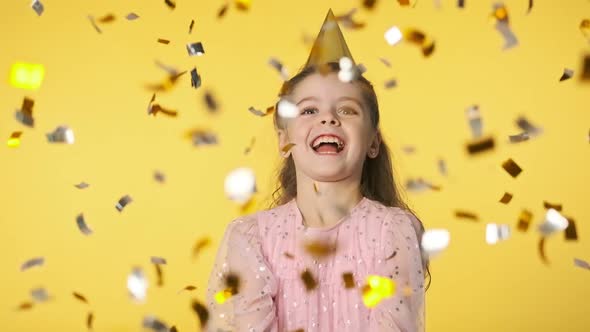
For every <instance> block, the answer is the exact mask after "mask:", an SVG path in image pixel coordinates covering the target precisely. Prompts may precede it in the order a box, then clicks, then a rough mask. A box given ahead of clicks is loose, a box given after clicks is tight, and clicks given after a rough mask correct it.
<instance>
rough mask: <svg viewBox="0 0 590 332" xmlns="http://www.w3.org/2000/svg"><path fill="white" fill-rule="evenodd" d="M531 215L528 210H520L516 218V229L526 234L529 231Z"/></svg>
mask: <svg viewBox="0 0 590 332" xmlns="http://www.w3.org/2000/svg"><path fill="white" fill-rule="evenodd" d="M532 219H533V214H532V213H531V212H530V211H528V210H522V211H521V212H520V216H519V217H518V224H517V229H518V230H519V231H521V232H526V231H527V230H528V229H529V226H530V224H531V220H532Z"/></svg>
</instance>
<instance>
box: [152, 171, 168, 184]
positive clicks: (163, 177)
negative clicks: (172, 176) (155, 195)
mask: <svg viewBox="0 0 590 332" xmlns="http://www.w3.org/2000/svg"><path fill="white" fill-rule="evenodd" d="M154 180H156V181H157V182H160V183H164V182H166V175H165V174H164V173H162V172H160V171H154Z"/></svg>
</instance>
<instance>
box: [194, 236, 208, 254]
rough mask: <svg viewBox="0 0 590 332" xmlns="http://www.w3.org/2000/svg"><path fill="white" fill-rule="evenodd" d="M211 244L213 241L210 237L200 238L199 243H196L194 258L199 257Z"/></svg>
mask: <svg viewBox="0 0 590 332" xmlns="http://www.w3.org/2000/svg"><path fill="white" fill-rule="evenodd" d="M210 244H211V239H209V238H208V237H203V238H200V239H199V240H197V243H195V246H194V247H193V258H195V257H197V256H198V255H199V254H200V253H201V251H202V250H203V249H204V248H206V247H208V246H209V245H210Z"/></svg>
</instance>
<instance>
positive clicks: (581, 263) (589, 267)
mask: <svg viewBox="0 0 590 332" xmlns="http://www.w3.org/2000/svg"><path fill="white" fill-rule="evenodd" d="M574 265H575V266H577V267H581V268H583V269H586V270H590V264H588V262H587V261H584V260H581V259H579V258H574Z"/></svg>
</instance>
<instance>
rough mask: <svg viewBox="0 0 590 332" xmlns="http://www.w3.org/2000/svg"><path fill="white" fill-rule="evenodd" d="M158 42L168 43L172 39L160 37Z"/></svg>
mask: <svg viewBox="0 0 590 332" xmlns="http://www.w3.org/2000/svg"><path fill="white" fill-rule="evenodd" d="M158 43H160V44H165V45H168V44H170V41H169V40H168V39H164V38H158Z"/></svg>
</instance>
